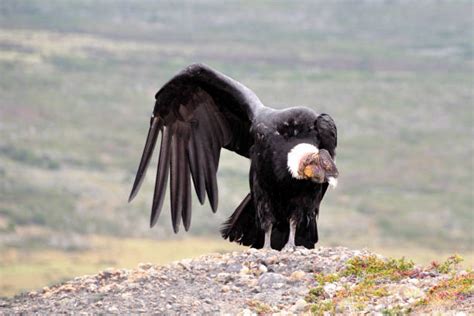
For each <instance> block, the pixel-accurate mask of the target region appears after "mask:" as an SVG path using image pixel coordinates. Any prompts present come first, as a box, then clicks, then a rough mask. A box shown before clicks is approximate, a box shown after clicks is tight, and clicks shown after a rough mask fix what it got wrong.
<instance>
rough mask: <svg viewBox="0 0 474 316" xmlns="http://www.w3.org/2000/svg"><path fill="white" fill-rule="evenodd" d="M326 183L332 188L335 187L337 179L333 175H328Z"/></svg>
mask: <svg viewBox="0 0 474 316" xmlns="http://www.w3.org/2000/svg"><path fill="white" fill-rule="evenodd" d="M328 183H329V186H330V187H332V188H333V189H335V188H336V187H337V179H336V178H334V177H329V178H328Z"/></svg>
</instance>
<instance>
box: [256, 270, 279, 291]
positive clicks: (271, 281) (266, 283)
mask: <svg viewBox="0 0 474 316" xmlns="http://www.w3.org/2000/svg"><path fill="white" fill-rule="evenodd" d="M284 283H286V278H285V277H284V276H283V275H281V274H279V273H274V272H268V273H264V274H262V275H261V276H260V278H259V279H258V285H259V286H261V287H263V288H264V287H267V288H268V287H271V288H280V287H281V286H280V284H281V285H283V284H284Z"/></svg>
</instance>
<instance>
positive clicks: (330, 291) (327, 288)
mask: <svg viewBox="0 0 474 316" xmlns="http://www.w3.org/2000/svg"><path fill="white" fill-rule="evenodd" d="M323 289H324V292H326V294H327V295H329V296H330V297H332V296H334V294H336V290H337V286H336V284H334V283H328V284H326V285H324V286H323Z"/></svg>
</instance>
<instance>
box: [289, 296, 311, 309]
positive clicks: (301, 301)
mask: <svg viewBox="0 0 474 316" xmlns="http://www.w3.org/2000/svg"><path fill="white" fill-rule="evenodd" d="M306 306H308V303H307V302H306V301H305V300H304V299H302V298H300V299H299V300H297V301H296V303H295V304H294V305H293V306H291V307H290V311H291V312H301V311H303V310H304V309H305V308H306Z"/></svg>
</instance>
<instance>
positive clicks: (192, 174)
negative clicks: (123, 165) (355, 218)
mask: <svg viewBox="0 0 474 316" xmlns="http://www.w3.org/2000/svg"><path fill="white" fill-rule="evenodd" d="M160 131H161V132H162V135H163V136H162V141H161V149H160V158H159V162H158V174H157V178H156V187H155V194H154V198H153V206H152V216H151V225H153V224H154V223H155V222H156V220H157V218H158V216H159V213H160V211H161V207H162V204H163V197H164V194H165V191H166V186H167V180H168V177H170V178H171V185H170V187H171V214H172V220H173V228H174V230H175V232H176V231H177V230H178V228H179V223H180V221H181V219H182V221H183V224H184V226H185V229H186V230H187V229H188V228H189V225H190V221H191V198H190V194H191V193H190V183H191V181H190V178H191V179H192V182H193V184H194V187H195V191H196V194H197V196H198V198H199V201H200V202H201V203H204V200H205V195H206V193H207V196H208V198H209V201H210V204H211V207H212V209H213V211H216V209H217V199H218V197H217V195H218V190H217V182H216V178H215V177H216V171H217V167H218V162H219V155H220V150H221V148H226V149H229V150H232V151H234V152H236V153H237V154H239V155H242V156H245V157H247V158H249V159H250V161H251V166H250V171H249V184H250V193H249V194H248V195H247V196H246V197H245V198H244V200H243V201H242V202H241V204H240V205H239V206H238V207H237V209H236V210H235V212H234V213H233V214H232V216H231V217H230V218H229V220H228V221H227V222H226V223H225V224H224V226H223V228H222V230H221V232H222V236H223V237H224V238H228V239H229V240H230V241H236V242H239V243H241V244H244V245H249V246H252V247H256V248H261V247H264V246H265V247H270V246H271V247H272V248H274V249H278V250H280V249H282V248H283V247H284V246H285V245H286V247H293V246H295V245H296V246H299V245H302V246H305V247H307V248H313V247H314V244H315V243H316V242H317V241H318V232H317V225H316V219H317V215H318V213H319V207H320V203H321V200H322V198H323V196H324V194H325V192H326V190H327V187H328V182H330V181H335V179H336V178H337V176H338V172H337V168H336V167H335V164H334V162H333V159H334V157H335V148H336V145H337V132H336V127H335V124H334V122H333V120H332V119H331V118H330V117H329V116H328V115H326V114H322V115H319V114H317V113H315V112H314V111H313V110H311V109H308V108H305V107H293V108H289V109H285V110H274V109H271V108H269V107H266V106H264V105H263V104H262V103H261V102H260V100H259V99H258V97H256V95H255V94H254V93H253V92H252V91H251V90H249V89H248V88H246V87H245V86H243V85H242V84H240V83H238V82H236V81H234V80H233V79H231V78H229V77H226V76H225V75H223V74H221V73H218V72H217V71H215V70H212V69H211V68H209V67H207V66H204V65H199V64H195V65H191V66H189V67H187V68H186V69H184V70H183V71H182V72H180V73H179V74H178V75H176V76H175V77H174V78H173V79H171V80H170V81H169V82H168V83H167V84H166V85H165V86H164V87H163V88H162V89H160V91H158V93H157V95H156V104H155V108H154V111H153V116H152V119H151V123H150V131H149V134H148V137H147V142H146V144H145V149H144V152H143V155H142V160H141V163H140V166H139V170H138V172H137V177H136V179H135V183H134V187H133V189H132V192H131V195H130V199H132V198H133V197H134V196H135V194H136V193H137V191H138V189H139V187H140V184H141V181H142V180H143V177H144V175H145V171H146V168H147V166H148V162H149V160H150V157H151V154H152V152H153V148H154V145H155V142H156V139H157V135H158V133H159V132H160Z"/></svg>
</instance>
